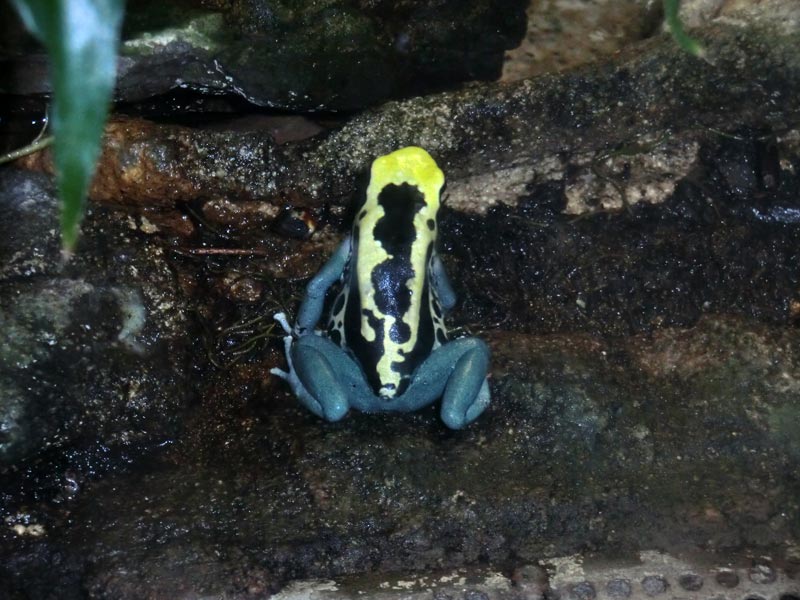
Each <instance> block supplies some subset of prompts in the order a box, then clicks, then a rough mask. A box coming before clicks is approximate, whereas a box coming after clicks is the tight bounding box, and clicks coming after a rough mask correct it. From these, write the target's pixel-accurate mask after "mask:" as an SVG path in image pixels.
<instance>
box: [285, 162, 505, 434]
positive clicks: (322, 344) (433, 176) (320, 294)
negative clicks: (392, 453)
mask: <svg viewBox="0 0 800 600" xmlns="http://www.w3.org/2000/svg"><path fill="white" fill-rule="evenodd" d="M443 186H444V174H443V172H442V170H441V169H440V168H439V167H438V165H437V164H436V162H435V161H434V159H433V158H432V157H431V155H430V154H429V153H428V152H427V151H426V150H424V149H423V148H420V147H417V146H408V147H405V148H400V149H398V150H395V151H394V152H391V153H389V154H385V155H383V156H379V157H377V158H376V159H375V160H374V161H373V162H372V165H371V167H370V171H369V182H368V185H367V188H366V193H365V194H363V196H362V198H361V199H360V203H359V206H358V207H357V210H356V212H355V214H356V216H355V219H354V222H353V225H352V229H351V231H350V234H349V235H347V236H346V237H345V238H344V240H343V241H342V242H341V243H340V244H339V246H338V248H337V249H336V250H335V252H334V253H333V254H332V256H331V257H330V259H329V260H328V262H327V263H325V265H324V266H323V267H322V268H321V269H320V271H319V272H318V273H317V274H316V275H315V276H314V277H313V278H312V279H311V280H310V281H309V282H308V284H307V285H306V289H305V295H304V297H303V300H302V302H301V305H300V308H299V310H298V313H297V317H296V321H295V323H294V325H293V326H291V325H290V324H289V322H288V319H287V317H286V314H285V313H282V312H280V313H277V314H276V315H274V318H275V320H276V321H278V323H279V324H280V325H281V327H282V328H283V330H284V332H285V333H286V335H285V337H284V350H285V354H286V362H287V365H288V371H284V370H282V369H279V368H274V369H271V373H272V374H273V375H276V376H278V377H280V378H282V379H284V380H286V381H287V382H288V384H289V386H290V388H291V390H292V391H293V393H294V395H295V396H296V397H297V398H298V400H299V401H300V403H301V404H302V405H303V406H304V407H306V408H307V409H308V410H310V411H311V412H312V413H314V414H315V415H317V416H318V417H321V418H323V419H325V420H327V421H329V422H336V421H339V420H340V419H342V418H343V417H344V416H345V415H346V414H347V413H348V412H349V411H350V409H355V410H358V411H361V412H364V413H382V412H411V411H416V410H419V409H421V408H423V407H425V406H428V405H430V404H432V403H434V402H436V401H437V400H439V399H441V405H440V409H439V413H440V417H441V420H442V421H443V422H444V424H445V425H446V426H447V427H449V428H451V429H456V430H457V429H463V428H464V427H466V426H467V425H469V424H470V423H472V422H473V421H474V420H475V419H476V418H477V417H478V416H479V415H480V414H481V413H483V411H484V410H485V409H486V407H487V406H488V405H489V403H490V391H489V384H488V370H489V361H490V351H489V348H488V346H487V344H486V343H485V342H483V341H482V340H480V339H479V338H477V337H461V338H458V339H452V340H451V339H449V337H448V332H447V329H446V326H445V323H444V317H445V316H446V314H447V313H448V312H449V311H450V310H451V309H452V308H453V307H454V305H455V303H456V294H455V292H454V289H453V286H452V284H451V282H450V280H449V278H448V276H447V273H446V271H445V268H444V264H443V262H442V258H441V256H440V255H439V253H438V251H437V248H436V239H437V233H438V221H437V216H438V212H439V208H440V204H441V200H440V194H441V191H442V188H443ZM335 285H338V288H334V286H335ZM332 288H333V291H332V292H331V293H332V294H333V293H334V292H335V294H334V295H332V298H333V302H332V304H330V314H329V316H328V318H327V320H326V321H324V322H323V323H322V324H321V326H320V320H321V318H322V314H323V311H324V310H325V302H326V298H327V297H328V296H329V291H331V290H332ZM318 326H319V327H318Z"/></svg>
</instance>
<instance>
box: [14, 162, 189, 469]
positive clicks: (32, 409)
mask: <svg viewBox="0 0 800 600" xmlns="http://www.w3.org/2000/svg"><path fill="white" fill-rule="evenodd" d="M0 202H2V210H3V213H4V215H5V218H4V220H3V224H2V226H0V227H1V228H2V231H1V232H0V240H2V241H0V254H1V255H2V260H0V263H2V267H0V281H1V282H2V285H0V305H2V306H3V311H2V313H0V328H1V329H2V331H3V332H4V335H3V337H2V340H0V389H2V392H3V393H2V394H0V462H2V463H3V464H4V465H9V464H14V463H17V462H19V461H20V460H21V459H23V458H25V457H29V456H31V455H33V454H37V453H40V452H42V451H44V450H45V449H47V448H50V447H59V448H65V447H68V446H69V445H71V444H77V445H78V446H80V445H81V444H85V443H86V440H94V441H93V442H92V443H98V442H99V443H100V445H102V446H106V447H115V446H117V447H118V446H120V445H123V446H133V445H139V444H144V443H148V442H153V441H157V440H164V439H165V438H167V437H169V436H171V435H173V434H174V433H175V432H176V431H177V429H178V416H179V414H180V413H181V411H182V409H183V408H184V406H185V403H186V400H187V396H188V394H189V388H188V386H187V385H186V379H185V374H186V372H185V369H186V366H187V365H186V358H187V355H186V347H187V341H186V339H185V327H186V318H185V313H184V310H185V309H184V301H183V300H182V299H181V298H180V297H179V295H178V294H177V291H176V289H175V280H174V277H173V275H172V273H171V271H170V269H169V267H168V266H167V265H166V263H165V262H164V258H163V255H162V254H161V252H160V250H159V249H157V248H155V247H154V246H151V245H148V244H147V243H146V242H145V243H142V242H141V240H137V241H136V244H135V245H133V244H132V240H131V237H130V236H129V230H128V227H127V225H126V224H125V221H124V220H123V221H122V222H120V220H119V215H113V214H111V213H108V212H107V211H103V210H98V211H95V212H94V213H93V214H92V215H90V216H89V218H88V219H87V222H86V225H85V227H84V239H83V242H82V244H81V246H80V248H79V250H78V252H77V254H76V256H75V257H74V258H73V259H72V260H71V261H70V262H69V263H67V264H65V263H63V261H62V258H61V255H60V247H59V239H58V207H57V203H56V199H55V193H54V189H53V186H52V183H51V182H50V180H49V179H48V178H47V177H44V176H42V175H36V174H31V173H25V172H20V171H14V170H9V169H5V170H3V171H0ZM101 232H102V233H101ZM110 239H113V240H114V250H113V251H112V252H110V253H109V252H108V248H107V244H108V243H109V240H110ZM101 252H102V254H101Z"/></svg>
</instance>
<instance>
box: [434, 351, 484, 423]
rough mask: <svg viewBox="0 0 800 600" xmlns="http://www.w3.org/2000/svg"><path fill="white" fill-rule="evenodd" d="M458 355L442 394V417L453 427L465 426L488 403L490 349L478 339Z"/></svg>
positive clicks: (476, 416)
mask: <svg viewBox="0 0 800 600" xmlns="http://www.w3.org/2000/svg"><path fill="white" fill-rule="evenodd" d="M467 341H469V342H470V343H471V345H472V347H471V348H470V349H469V350H467V351H466V352H464V354H463V355H462V356H461V358H459V359H458V362H457V363H456V365H455V367H454V369H453V372H452V374H451V375H450V379H449V380H448V382H447V387H445V390H444V396H443V398H442V409H441V417H442V421H444V424H445V425H447V426H448V427H449V428H450V429H463V428H464V427H466V426H467V425H469V424H470V423H471V422H472V421H474V420H475V419H476V418H478V416H479V415H480V414H481V413H482V412H483V411H484V410H485V409H486V407H487V406H489V402H490V399H491V398H490V394H489V384H488V382H487V380H486V371H487V370H488V368H489V349H488V348H487V346H486V344H484V343H483V342H481V341H480V340H478V339H474V338H472V339H470V340H464V342H467Z"/></svg>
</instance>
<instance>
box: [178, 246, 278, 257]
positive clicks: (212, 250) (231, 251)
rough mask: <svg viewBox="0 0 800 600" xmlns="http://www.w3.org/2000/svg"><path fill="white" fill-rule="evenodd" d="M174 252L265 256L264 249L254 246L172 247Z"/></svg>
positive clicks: (196, 254)
mask: <svg viewBox="0 0 800 600" xmlns="http://www.w3.org/2000/svg"><path fill="white" fill-rule="evenodd" d="M174 252H177V253H178V254H186V255H188V256H267V251H266V250H257V249H255V248H252V249H251V248H174Z"/></svg>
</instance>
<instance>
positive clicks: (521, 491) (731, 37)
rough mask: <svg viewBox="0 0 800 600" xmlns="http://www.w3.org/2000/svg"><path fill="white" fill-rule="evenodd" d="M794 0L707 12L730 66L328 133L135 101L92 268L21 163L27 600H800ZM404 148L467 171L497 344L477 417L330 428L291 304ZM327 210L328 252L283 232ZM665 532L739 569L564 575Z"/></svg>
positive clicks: (565, 79) (11, 379)
mask: <svg viewBox="0 0 800 600" xmlns="http://www.w3.org/2000/svg"><path fill="white" fill-rule="evenodd" d="M765 4H766V5H769V9H770V10H772V9H775V8H776V7H779V6H780V7H783V9H784V12H780V11H778V12H775V13H773V14H776V15H781V16H780V19H781V22H778V21H777V20H776V19H774V17H771V16H770V15H765V14H764V13H761V16H760V17H757V18H752V19H748V20H743V21H742V20H739V21H737V20H735V19H732V18H730V19H726V20H725V21H724V22H716V23H711V24H710V25H709V26H708V28H707V29H705V30H704V31H703V32H700V33H701V34H702V35H703V36H704V41H705V43H706V44H707V46H708V48H709V56H710V57H711V60H713V61H714V64H707V63H704V62H701V61H698V60H697V59H693V58H690V57H686V56H684V55H682V54H680V53H679V52H678V51H677V50H675V49H674V48H673V46H672V45H671V42H669V41H668V40H664V39H658V40H653V41H650V42H647V43H645V44H643V45H641V46H639V47H638V48H636V49H635V51H634V50H632V51H630V53H628V54H625V55H623V56H620V57H618V60H617V61H616V62H614V63H613V64H612V63H609V64H607V65H604V66H597V68H595V69H593V70H585V71H579V72H571V73H567V74H564V75H560V76H557V77H550V76H547V77H542V78H540V79H537V80H529V81H524V82H520V83H518V84H514V85H511V86H497V85H491V86H488V85H477V86H475V87H472V88H470V89H466V90H463V91H460V92H453V93H446V94H440V95H435V96H428V97H424V98H420V99H414V100H409V101H404V102H397V103H390V104H388V105H386V106H383V107H381V108H379V109H375V110H373V111H371V112H368V113H365V114H362V115H359V116H356V117H354V118H353V119H352V120H350V121H349V122H348V124H347V125H345V126H344V127H342V128H340V129H338V130H336V131H334V132H330V133H327V134H324V135H320V136H316V137H312V138H310V139H305V140H304V141H299V142H287V143H283V144H281V143H277V142H275V141H273V140H272V139H270V138H269V137H268V136H266V135H261V134H260V133H254V132H249V133H244V134H243V133H241V132H236V131H234V130H233V129H230V130H223V131H220V130H219V129H215V130H197V129H192V128H188V127H176V126H163V125H158V124H153V123H148V122H144V121H141V120H119V121H115V122H114V123H113V124H112V125H111V126H110V128H109V136H108V141H107V144H106V149H105V158H104V162H103V163H102V164H101V166H100V174H99V176H98V179H97V181H96V183H95V196H96V198H99V199H102V200H103V201H105V202H106V203H108V204H110V203H116V202H122V203H124V204H125V206H126V209H125V211H126V212H123V211H122V210H120V209H114V210H111V209H107V208H104V207H102V206H99V205H96V206H95V207H94V210H93V212H92V214H90V215H89V217H88V218H87V221H86V224H85V226H84V238H83V242H82V243H83V246H82V247H81V249H80V251H79V253H78V254H77V255H76V257H74V258H73V260H72V261H71V262H70V263H68V264H67V265H63V264H62V263H61V262H60V257H59V254H58V247H57V241H56V238H55V236H56V216H55V211H54V208H55V207H54V202H53V199H52V191H51V187H50V184H49V183H48V180H47V179H46V178H44V177H42V176H41V175H30V174H21V173H19V172H15V171H11V170H4V171H0V176H1V177H2V179H0V181H2V182H3V184H2V185H3V186H5V187H2V189H0V198H2V201H3V202H4V203H5V204H8V207H7V208H6V209H5V211H6V215H7V216H8V218H7V219H6V220H4V221H3V223H2V224H0V253H1V254H2V256H3V260H2V264H0V283H2V286H0V307H2V312H0V319H2V320H3V323H2V327H3V332H4V333H5V332H6V331H9V332H11V335H8V336H7V337H5V338H3V339H2V342H0V349H1V350H2V352H3V353H4V354H3V355H2V357H3V358H4V359H6V363H7V364H4V365H3V367H2V370H0V408H2V415H0V419H2V421H0V427H2V428H3V429H2V430H0V435H2V436H3V437H1V438H0V443H2V444H4V445H3V446H2V449H3V452H5V454H4V455H3V460H4V461H5V462H6V463H7V466H5V467H4V468H3V469H2V470H0V524H2V527H0V591H1V592H2V593H5V594H6V595H7V596H9V597H11V598H14V599H16V598H25V599H28V600H29V599H35V600H38V599H40V598H52V597H54V596H55V597H58V598H63V599H66V600H71V599H76V600H77V599H84V598H102V599H105V598H114V599H123V600H125V599H137V598H170V599H171V598H187V599H188V598H205V597H215V598H236V599H239V598H263V597H267V596H268V595H269V594H271V593H273V592H276V591H278V590H282V589H285V586H286V585H287V584H288V583H290V582H293V581H297V580H303V579H309V578H314V579H319V578H321V579H327V578H337V579H339V578H343V577H344V578H347V577H352V578H360V579H358V583H357V584H354V586H355V585H357V587H353V588H352V589H354V590H366V591H367V593H370V592H375V591H376V590H378V589H380V590H384V589H387V590H388V589H389V588H383V587H380V588H379V584H378V582H379V581H380V582H381V583H380V586H382V585H383V583H384V580H385V578H386V577H387V575H386V574H387V573H390V574H396V575H395V579H399V578H400V577H401V576H403V575H402V574H404V573H409V572H424V573H437V572H440V571H441V570H445V571H448V572H450V573H458V572H459V570H461V569H466V570H472V571H477V570H479V569H481V568H483V567H486V568H487V569H493V570H495V571H500V572H501V575H500V576H499V579H500V580H502V581H501V583H502V584H503V585H505V586H507V587H506V588H504V589H503V590H502V593H497V594H495V592H496V585H497V581H498V579H497V578H495V579H494V581H495V584H491V583H487V581H486V580H485V579H481V578H480V577H477V576H476V577H471V576H470V575H465V576H464V582H463V583H460V584H458V585H457V586H455V587H454V588H452V589H448V590H439V591H437V592H436V593H437V594H438V595H436V596H434V597H436V598H447V597H454V598H483V597H488V598H490V599H491V600H494V599H495V598H503V599H504V600H505V599H508V600H511V599H512V598H513V599H514V600H518V599H519V598H520V597H524V598H535V599H536V600H541V599H542V598H544V597H547V598H559V597H560V598H577V599H586V598H590V597H595V596H596V597H597V598H599V599H600V600H605V599H606V598H608V597H609V596H614V597H630V598H632V599H634V598H635V599H638V598H639V597H640V596H641V595H644V596H647V595H648V594H653V597H661V596H664V597H667V596H668V595H669V594H670V593H673V591H674V593H677V594H681V595H682V596H684V595H685V596H686V597H687V598H692V600H694V598H695V596H692V595H691V594H692V593H694V592H698V589H693V588H697V587H698V585H699V586H700V587H699V592H698V594H706V593H708V596H705V595H703V596H698V598H700V600H702V598H706V599H707V598H708V597H711V595H712V594H717V593H722V592H721V590H722V588H725V589H727V590H736V593H741V595H742V597H745V596H747V597H748V598H750V597H755V596H751V595H750V594H751V593H753V594H755V593H758V590H757V589H755V588H758V586H773V585H775V586H776V587H774V588H773V587H770V588H769V590H770V591H769V594H767V592H764V594H765V595H764V596H763V597H769V598H783V600H792V599H793V598H796V597H797V586H796V585H794V584H792V585H794V587H792V586H791V585H789V583H791V582H788V583H787V580H788V579H791V578H792V577H794V578H795V580H794V581H795V582H796V580H797V576H798V573H800V550H798V548H800V503H798V500H797V499H798V498H799V497H800V477H799V476H798V473H800V445H799V444H798V438H797V431H798V428H800V403H798V392H800V329H798V327H797V325H798V319H800V296H799V294H800V292H798V290H800V254H799V253H800V243H798V242H800V239H799V238H800V218H798V215H799V214H800V209H799V208H798V206H799V204H798V194H797V190H798V189H800V185H799V184H800V182H799V181H798V179H799V178H800V135H798V123H797V114H798V112H797V108H798V105H797V98H798V97H800V95H798V94H797V93H796V92H797V90H798V89H800V62H798V54H797V52H796V48H797V41H798V25H797V24H798V23H800V20H792V19H791V18H787V16H786V15H787V14H790V15H791V14H794V15H797V14H798V13H797V10H798V9H797V6H798V5H797V4H796V3H794V2H791V3H790V2H779V1H778V0H772V1H771V2H766V3H765ZM373 5H374V6H375V7H378V6H379V4H375V3H373V4H371V5H370V6H373ZM376 10H377V8H376ZM786 11H789V12H788V13H787V12H786ZM791 11H794V12H791ZM748 15H750V13H748ZM267 17H268V15H265V16H264V18H267ZM406 143H419V144H422V145H425V146H426V147H428V148H429V149H431V150H432V152H433V153H434V154H435V155H436V157H437V159H438V160H439V161H440V162H441V163H442V165H443V167H444V170H445V171H446V173H447V175H448V177H449V180H450V188H449V192H448V194H449V195H448V197H447V200H446V202H447V203H449V208H448V209H447V210H446V211H445V212H444V214H443V215H442V219H441V223H440V225H441V226H440V232H441V238H442V239H441V241H442V245H443V254H444V260H445V262H446V263H447V266H448V268H449V270H450V273H451V276H452V278H453V280H454V284H455V286H456V289H457V292H458V293H459V296H460V298H461V303H460V304H459V305H458V306H457V308H456V310H455V311H454V312H453V314H452V315H451V321H450V323H451V325H454V326H455V327H456V329H455V331H456V333H459V332H464V331H466V332H469V333H471V334H473V335H478V336H480V337H481V338H484V339H486V340H487V342H488V343H489V344H490V346H491V348H492V351H493V362H492V378H491V386H492V393H493V399H494V400H493V403H492V405H491V406H490V407H489V409H488V410H487V412H486V413H485V415H483V416H482V417H481V418H480V419H479V420H478V421H477V422H476V423H475V424H474V425H473V426H471V427H470V428H468V429H467V430H466V431H461V432H453V431H450V430H447V429H446V428H445V427H444V426H443V425H442V424H441V423H440V421H439V418H438V415H437V413H436V409H435V407H432V408H430V409H428V410H424V411H421V412H419V413H416V414H412V415H382V416H375V415H372V416H370V415H363V414H351V415H349V416H348V417H347V418H346V419H344V420H343V421H342V422H340V423H337V424H327V423H324V422H321V421H320V420H318V419H316V418H315V417H314V416H313V415H311V414H309V413H308V412H307V411H305V410H303V409H302V408H301V407H300V406H299V405H298V403H297V402H296V400H294V399H293V398H292V397H291V396H290V394H289V393H288V390H287V389H286V387H285V386H284V384H283V382H282V381H280V380H277V379H276V378H274V377H272V376H270V375H269V369H270V367H274V366H276V365H281V366H282V365H283V360H284V358H283V355H282V349H281V345H280V342H279V340H278V339H277V338H278V336H277V335H276V334H277V332H276V331H275V330H274V324H273V323H272V319H271V315H272V313H273V312H275V311H276V310H278V309H279V308H280V309H288V310H290V311H291V310H292V309H294V308H296V306H297V301H298V296H299V294H300V293H302V288H303V284H304V281H305V278H307V277H308V276H310V275H311V274H312V273H313V272H315V271H316V269H317V268H318V266H319V265H320V264H321V262H322V261H323V260H324V259H325V257H326V256H327V255H328V254H329V252H330V249H331V247H332V246H333V245H334V244H335V243H336V242H337V240H338V239H339V237H340V235H341V234H342V232H343V231H344V230H346V228H347V225H348V219H347V214H346V210H345V207H346V205H347V203H348V202H349V199H350V197H351V194H352V190H353V189H354V186H355V184H354V183H353V182H354V180H355V175H356V174H358V173H360V172H361V171H362V170H363V168H364V167H365V166H366V165H367V164H368V162H369V161H370V160H372V158H374V155H375V154H377V153H381V152H383V151H385V150H388V149H390V148H391V147H394V146H395V145H402V144H406ZM41 159H42V157H41V156H40V157H37V158H34V159H30V160H29V161H28V164H33V163H35V162H37V161H41ZM326 204H329V205H326ZM284 205H285V206H284ZM298 207H300V208H303V207H307V208H309V210H307V211H303V210H299V211H298V210H295V209H296V208H298ZM287 215H289V216H288V217H287ZM298 215H299V217H298ZM304 218H307V220H308V222H313V223H314V227H316V228H317V229H316V233H314V235H313V236H311V237H310V239H308V240H307V239H304V238H305V237H307V236H304V235H296V233H292V232H294V231H295V229H297V231H300V232H301V233H302V231H305V230H301V229H299V225H298V227H297V228H293V227H290V226H288V225H287V226H285V227H284V226H282V225H280V223H282V222H283V221H282V219H283V220H286V219H295V221H302V222H304V223H305V222H306V221H303V219H304ZM295 225H297V223H295ZM309 231H310V229H309ZM178 290H180V292H179V291H178ZM184 292H185V293H187V294H191V298H192V300H191V302H190V301H189V300H183V299H182V298H183V296H182V294H183V293H184ZM131 297H133V298H134V299H135V301H133V302H132V301H131V300H130V299H131ZM126 307H127V308H126ZM131 307H133V308H131ZM189 309H191V310H192V315H191V316H188V315H187V311H188V310H189ZM142 310H143V312H144V317H145V318H144V325H143V326H142V328H141V329H138V328H137V327H133V326H132V327H127V328H126V325H130V324H132V323H133V324H135V323H138V322H139V319H138V316H139V315H141V314H142ZM85 325H90V326H91V328H90V329H87V328H86V327H85ZM126 329H127V333H125V332H126ZM121 333H125V335H122V338H120V334H121ZM52 339H57V340H65V342H64V343H65V344H66V346H65V347H64V348H61V347H60V345H59V344H58V343H57V344H55V345H51V344H50V343H49V341H50V340H52ZM7 357H8V358H7ZM190 367H191V368H190ZM34 377H36V379H35V380H34V379H33V378H34ZM195 390H196V391H197V401H196V402H194V403H191V404H190V403H189V400H190V399H191V396H192V394H193V393H194V392H195ZM39 399H41V401H39ZM187 407H188V408H189V409H190V410H186V409H187ZM158 442H160V443H161V444H160V445H159V446H158V447H153V446H154V445H156V443H158ZM652 549H659V550H664V551H670V552H673V553H674V554H676V555H687V556H691V555H693V554H694V553H696V552H698V551H702V552H704V553H706V554H708V555H710V556H712V557H713V559H712V560H713V561H714V562H713V564H715V565H728V568H727V569H717V568H715V569H713V570H709V569H705V568H701V565H699V564H697V563H692V564H688V563H684V564H679V563H675V562H674V561H673V562H672V563H670V564H671V565H672V566H671V567H670V568H671V569H673V570H670V571H669V572H666V571H664V570H662V567H663V565H665V564H667V561H660V560H659V559H657V558H655V559H652V557H651V559H652V560H650V561H649V562H648V561H643V562H644V563H645V566H644V567H642V568H640V569H639V570H638V571H615V570H614V569H606V570H603V569H595V570H594V571H592V570H591V569H587V570H586V572H580V571H579V570H575V569H573V570H571V571H569V572H567V570H560V569H561V567H560V566H559V565H555V566H553V565H550V564H549V563H547V560H551V559H552V560H553V561H555V560H556V559H558V558H559V557H566V556H568V555H572V554H579V555H580V556H579V558H583V557H586V556H589V555H591V554H593V553H597V554H603V555H614V556H622V555H624V556H640V551H642V550H652ZM765 556H770V557H771V560H770V561H767V560H765V559H764V558H763V557H765ZM737 557H748V558H750V559H753V557H758V560H759V561H762V562H763V564H762V562H759V563H758V564H756V563H754V562H753V561H752V560H751V562H750V563H749V564H748V565H747V567H741V566H740V565H739V566H736V565H738V564H739V563H736V565H734V563H735V562H736V561H735V559H736V558H737ZM540 559H543V560H540ZM562 562H563V561H562ZM573 562H578V563H579V562H580V560H578V559H573ZM562 566H563V565H562ZM568 566H569V565H568ZM545 567H547V569H545ZM572 567H574V565H572V566H571V567H570V568H572ZM673 567H674V568H673ZM690 567H691V568H690ZM748 569H749V570H748ZM631 573H634V574H635V577H634V575H631ZM687 573H689V574H693V575H696V577H689V578H687V577H683V578H682V579H681V577H682V576H683V575H686V574H687ZM398 574H399V575H398ZM502 574H510V575H511V582H510V583H509V582H508V581H507V578H506V579H503V577H504V576H503V575H502ZM370 578H372V579H370ZM698 578H699V579H698ZM612 582H613V585H612V586H611V587H609V585H610V584H611V583H612ZM401 583H402V581H395V583H393V584H387V585H392V586H395V585H396V586H397V587H392V588H391V589H392V591H397V592H398V593H404V592H402V590H403V587H402V586H403V585H405V583H402V585H401ZM370 585H371V586H372V587H370ZM492 585H495V587H494V588H493V587H492ZM679 588H680V591H679ZM754 589H755V591H753V590H754ZM761 589H762V590H766V589H767V588H766V587H762V588H761ZM317 590H319V588H317ZM454 590H455V591H454ZM300 593H302V591H301V592H300ZM314 593H316V592H314ZM726 593H727V592H726ZM730 593H734V592H733V591H731V592H730ZM453 594H454V595H453ZM637 594H638V596H637ZM431 595H433V594H432V593H430V594H429V596H431ZM307 596H308V594H307ZM307 596H306V597H307ZM352 596H353V597H359V596H360V595H359V594H357V593H356V592H353V594H352ZM0 597H1V596H0ZM286 597H287V596H284V598H286ZM288 597H293V598H294V597H298V598H302V597H303V596H302V595H299V596H288ZM311 597H314V596H311ZM318 597H322V598H324V597H326V596H324V595H321V596H318ZM329 597H330V598H336V597H337V596H329ZM339 597H341V596H339ZM345 597H346V596H345ZM376 597H378V596H376ZM394 597H396V596H394ZM647 597H650V596H647Z"/></svg>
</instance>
